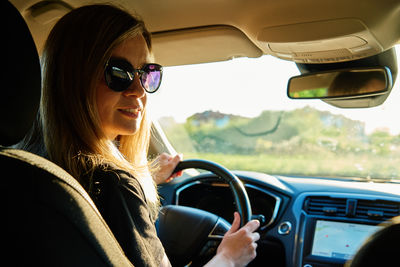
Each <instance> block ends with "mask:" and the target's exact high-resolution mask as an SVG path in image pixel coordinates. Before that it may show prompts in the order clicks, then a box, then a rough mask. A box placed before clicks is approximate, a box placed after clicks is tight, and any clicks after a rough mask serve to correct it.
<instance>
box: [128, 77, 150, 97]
mask: <svg viewBox="0 0 400 267" xmlns="http://www.w3.org/2000/svg"><path fill="white" fill-rule="evenodd" d="M135 76H136V77H135V78H134V79H133V82H132V84H131V85H130V86H129V88H128V89H126V90H125V91H124V92H123V93H124V95H126V96H134V97H137V98H142V97H143V96H145V94H146V91H145V90H144V88H143V87H142V84H141V82H140V80H139V77H138V76H139V75H135Z"/></svg>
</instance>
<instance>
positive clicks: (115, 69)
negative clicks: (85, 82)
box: [104, 58, 163, 93]
mask: <svg viewBox="0 0 400 267" xmlns="http://www.w3.org/2000/svg"><path fill="white" fill-rule="evenodd" d="M135 73H137V75H139V80H140V84H141V85H142V87H143V89H144V90H145V91H146V92H147V93H154V92H156V91H157V90H158V88H159V87H160V84H161V79H162V73H163V67H162V66H161V65H159V64H155V63H149V64H145V65H144V66H143V67H142V68H141V69H135V68H133V67H132V65H131V63H129V61H127V60H125V59H122V58H110V59H109V60H108V62H107V64H106V67H105V70H104V77H105V79H106V83H107V86H108V87H109V88H110V89H111V90H113V91H115V92H123V91H125V90H126V89H128V88H129V86H130V85H131V84H132V82H133V80H134V79H135Z"/></svg>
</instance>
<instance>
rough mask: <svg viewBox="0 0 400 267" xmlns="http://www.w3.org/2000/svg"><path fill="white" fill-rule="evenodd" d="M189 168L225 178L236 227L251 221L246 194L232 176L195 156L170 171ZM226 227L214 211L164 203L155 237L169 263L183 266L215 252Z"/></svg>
mask: <svg viewBox="0 0 400 267" xmlns="http://www.w3.org/2000/svg"><path fill="white" fill-rule="evenodd" d="M190 168H196V169H203V170H207V171H210V172H212V173H214V174H215V175H217V176H218V177H219V178H220V179H222V180H223V181H225V182H226V183H227V184H228V185H229V188H230V190H231V191H232V194H233V197H234V201H235V205H236V210H237V211H238V212H239V214H240V226H243V225H245V224H246V223H247V222H248V221H250V220H251V217H252V213H251V206H250V201H249V197H248V196H247V192H246V189H245V188H244V185H243V183H242V182H241V181H240V180H239V178H237V177H236V175H234V174H233V173H232V172H230V171H229V170H228V169H226V168H225V167H223V166H221V165H219V164H217V163H214V162H211V161H207V160H199V159H191V160H184V161H181V162H180V163H179V164H178V165H177V167H176V168H175V170H174V172H178V171H181V170H184V169H190ZM229 228H230V223H228V222H227V221H226V220H225V219H223V218H221V217H219V216H217V215H215V214H212V213H210V212H207V211H203V210H200V209H195V208H190V207H185V206H176V205H167V206H164V207H163V208H162V209H161V211H160V215H159V220H158V222H157V230H158V236H159V238H160V240H161V242H162V243H163V246H164V249H165V252H166V254H167V255H168V258H169V260H170V261H171V264H172V266H184V265H186V264H188V263H189V262H192V265H191V266H193V263H196V262H197V263H198V264H203V263H205V261H207V260H209V259H210V258H211V257H212V256H213V255H214V254H215V251H216V248H217V246H218V245H219V243H220V241H221V239H222V237H223V236H224V234H225V233H226V231H228V230H229Z"/></svg>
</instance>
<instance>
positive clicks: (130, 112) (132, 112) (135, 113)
mask: <svg viewBox="0 0 400 267" xmlns="http://www.w3.org/2000/svg"><path fill="white" fill-rule="evenodd" d="M118 111H119V112H121V113H122V114H123V115H125V116H128V117H129V118H138V117H139V114H140V110H139V109H134V108H121V109H118Z"/></svg>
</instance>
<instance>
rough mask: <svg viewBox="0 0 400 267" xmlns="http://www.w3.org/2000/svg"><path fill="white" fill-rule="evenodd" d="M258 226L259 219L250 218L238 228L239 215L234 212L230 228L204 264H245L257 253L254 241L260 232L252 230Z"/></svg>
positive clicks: (257, 238) (258, 237)
mask: <svg viewBox="0 0 400 267" xmlns="http://www.w3.org/2000/svg"><path fill="white" fill-rule="evenodd" d="M259 226H260V222H259V221H257V220H252V221H249V222H248V223H247V224H246V225H245V226H243V227H242V228H240V229H239V227H240V216H239V213H238V212H235V214H234V220H233V223H232V227H231V229H229V231H228V232H226V234H225V236H224V238H223V239H222V242H221V244H220V245H219V246H218V249H217V254H216V255H215V256H214V258H212V259H211V260H210V261H209V262H208V263H207V264H206V266H209V267H211V266H246V265H247V264H248V263H249V262H250V261H252V260H253V259H254V258H255V257H256V255H257V254H256V248H257V243H256V241H257V240H259V239H260V234H259V233H257V232H254V231H255V230H257V228H258V227H259Z"/></svg>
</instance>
